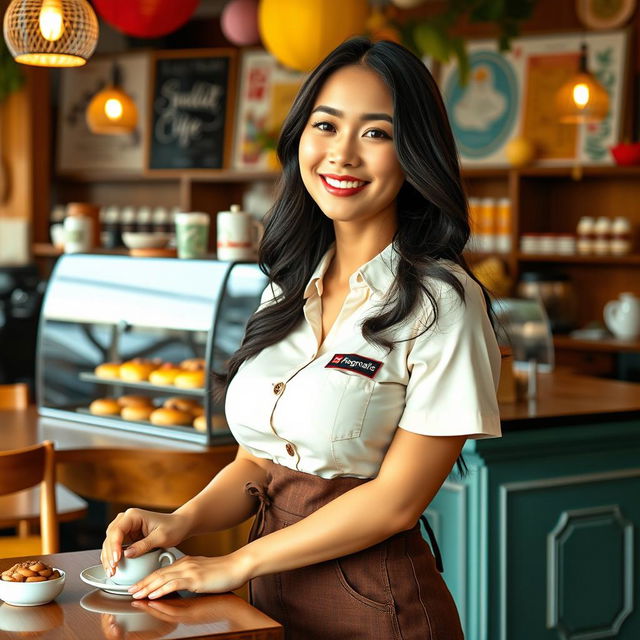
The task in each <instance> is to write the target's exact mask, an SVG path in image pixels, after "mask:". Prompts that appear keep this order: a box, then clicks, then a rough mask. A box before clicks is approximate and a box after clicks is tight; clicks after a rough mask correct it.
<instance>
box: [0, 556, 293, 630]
mask: <svg viewBox="0 0 640 640" xmlns="http://www.w3.org/2000/svg"><path fill="white" fill-rule="evenodd" d="M39 557H40V558H42V559H43V560H44V561H45V562H47V563H48V564H50V565H53V566H56V567H59V568H61V569H64V570H65V571H66V573H67V578H66V583H65V587H64V591H63V592H62V593H61V594H60V595H59V596H58V597H57V598H56V599H55V601H54V602H50V603H49V604H45V605H42V606H39V607H12V606H10V605H7V604H5V603H2V605H0V639H2V640H4V639H10V638H12V639H15V640H17V639H18V638H24V637H25V636H26V635H28V636H29V637H43V638H56V639H57V638H60V639H62V638H64V640H103V639H104V640H123V639H124V638H126V639H127V640H152V639H153V638H171V639H172V640H186V639H187V638H199V639H207V638H210V639H212V640H223V639H231V638H234V639H236V640H280V639H281V638H283V637H284V636H283V630H282V627H281V625H279V624H278V623H277V622H275V621H274V620H272V619H271V618H269V617H268V616H266V615H265V614H264V613H262V612H260V611H258V610H257V609H256V608H255V607H252V606H251V605H250V604H248V603H247V602H245V601H244V600H242V598H239V597H238V596H236V595H234V594H232V593H225V594H219V595H196V594H191V593H188V592H179V593H178V594H171V595H169V596H165V597H164V598H161V599H160V600H157V601H156V603H155V604H151V605H149V604H148V603H149V601H146V600H145V601H142V602H143V608H142V609H138V608H137V607H133V606H132V602H133V599H131V598H128V597H126V596H109V595H108V594H104V593H103V592H102V591H100V590H99V589H94V588H93V587H91V586H89V585H88V584H85V583H84V582H82V580H81V579H80V571H82V569H85V568H86V567H89V566H92V565H95V564H98V563H99V551H97V550H95V551H76V552H72V553H57V554H54V555H49V556H39ZM23 559H24V558H5V559H2V560H0V571H4V570H5V569H8V568H9V567H10V566H11V565H13V564H14V563H15V562H19V561H20V560H23Z"/></svg>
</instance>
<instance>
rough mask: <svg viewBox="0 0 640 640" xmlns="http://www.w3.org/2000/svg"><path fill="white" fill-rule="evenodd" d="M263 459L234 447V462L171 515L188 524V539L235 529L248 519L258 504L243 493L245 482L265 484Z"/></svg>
mask: <svg viewBox="0 0 640 640" xmlns="http://www.w3.org/2000/svg"><path fill="white" fill-rule="evenodd" d="M266 462H267V461H266V460H263V459H261V458H257V457H256V456H254V455H251V454H250V453H249V452H248V451H247V450H246V449H243V448H242V447H241V446H239V447H238V453H237V454H236V458H235V460H234V461H233V462H232V463H230V464H228V465H227V466H226V467H224V468H223V469H221V470H220V472H219V473H217V474H216V476H215V477H214V478H213V480H211V482H210V483H209V484H208V485H207V486H206V487H205V488H204V489H203V490H202V491H201V492H200V493H198V494H197V495H196V496H194V497H193V498H191V500H189V502H186V503H185V504H183V505H182V506H181V507H179V508H178V509H176V510H175V511H174V513H175V514H176V515H178V516H180V517H181V518H184V519H185V520H186V521H187V522H188V523H189V525H188V526H189V536H195V535H198V534H201V533H210V532H212V531H221V530H222V529H229V528H231V527H235V526H236V525H237V524H240V523H241V522H244V521H245V520H247V518H250V517H251V516H252V515H253V514H254V513H255V512H256V509H257V504H258V501H257V499H256V498H255V497H254V496H251V495H249V494H247V493H246V492H245V490H244V487H245V485H246V484H247V482H251V481H253V482H256V483H258V484H263V483H264V482H265V481H266V471H265V470H264V465H265V464H266Z"/></svg>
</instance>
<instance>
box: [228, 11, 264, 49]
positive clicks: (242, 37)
mask: <svg viewBox="0 0 640 640" xmlns="http://www.w3.org/2000/svg"><path fill="white" fill-rule="evenodd" d="M220 27H221V28H222V33H224V36H225V38H226V39H227V40H229V42H233V44H235V45H238V46H239V47H245V46H247V45H250V44H257V43H258V42H260V31H258V0H231V2H230V3H229V4H228V5H227V6H226V7H225V8H224V10H223V11H222V15H221V16H220Z"/></svg>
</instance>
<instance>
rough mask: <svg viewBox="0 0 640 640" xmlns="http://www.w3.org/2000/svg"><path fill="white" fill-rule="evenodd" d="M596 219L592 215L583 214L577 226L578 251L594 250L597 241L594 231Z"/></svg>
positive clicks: (586, 252) (589, 251) (587, 251)
mask: <svg viewBox="0 0 640 640" xmlns="http://www.w3.org/2000/svg"><path fill="white" fill-rule="evenodd" d="M594 226H595V220H594V219H593V218H592V217H591V216H582V218H580V220H579V221H578V226H577V227H576V234H577V236H578V237H577V241H576V248H577V249H578V253H581V254H589V253H592V252H593V245H594V242H595V233H594Z"/></svg>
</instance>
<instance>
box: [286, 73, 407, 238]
mask: <svg viewBox="0 0 640 640" xmlns="http://www.w3.org/2000/svg"><path fill="white" fill-rule="evenodd" d="M353 87H358V91H353ZM298 159H299V162H300V174H301V175H302V180H303V182H304V186H305V187H306V189H307V191H308V192H309V194H310V195H311V197H312V198H313V199H314V201H315V202H316V204H317V205H318V206H319V207H320V209H321V210H322V212H323V213H324V214H325V215H326V216H327V217H328V218H330V219H331V220H333V221H334V223H336V224H340V223H341V222H352V223H353V222H358V221H359V222H360V223H363V222H364V221H365V220H367V221H370V220H372V219H373V218H379V220H378V221H377V224H379V225H381V226H384V227H386V228H387V229H388V230H391V235H392V234H393V229H395V226H396V222H395V217H396V198H397V196H398V192H399V191H400V187H402V184H403V183H404V172H403V171H402V167H401V166H400V162H399V161H398V155H397V154H396V150H395V147H394V144H393V99H392V96H391V91H389V89H388V87H387V86H386V85H385V83H384V81H383V80H382V78H381V77H380V76H379V75H378V74H377V73H375V72H374V71H371V70H370V69H368V68H366V67H363V66H359V65H353V66H348V67H344V68H343V69H340V70H339V71H336V72H335V73H334V74H333V75H332V76H331V77H330V78H329V79H328V80H327V82H326V83H325V85H324V86H323V88H322V90H321V91H320V93H319V94H318V97H317V98H316V105H315V106H314V108H313V111H312V112H311V117H310V119H309V122H308V123H307V127H306V128H305V129H304V131H303V133H302V136H301V138H300V149H299V154H298Z"/></svg>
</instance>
